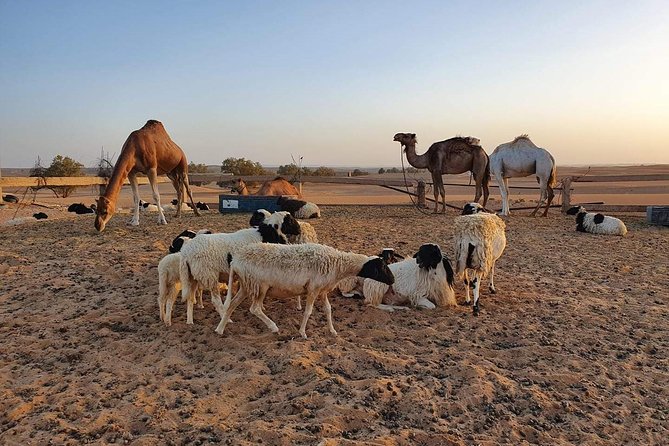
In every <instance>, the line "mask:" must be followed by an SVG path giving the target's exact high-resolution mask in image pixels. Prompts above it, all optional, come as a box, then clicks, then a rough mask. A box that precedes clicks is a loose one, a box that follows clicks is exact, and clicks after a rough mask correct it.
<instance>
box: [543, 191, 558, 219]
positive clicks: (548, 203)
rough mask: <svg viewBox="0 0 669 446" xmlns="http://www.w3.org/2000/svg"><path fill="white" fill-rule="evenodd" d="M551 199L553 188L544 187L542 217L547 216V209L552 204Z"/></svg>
mask: <svg viewBox="0 0 669 446" xmlns="http://www.w3.org/2000/svg"><path fill="white" fill-rule="evenodd" d="M553 197H555V193H554V192H553V188H552V187H550V186H546V209H544V213H543V215H542V217H546V216H547V215H548V208H550V207H551V203H552V202H553Z"/></svg>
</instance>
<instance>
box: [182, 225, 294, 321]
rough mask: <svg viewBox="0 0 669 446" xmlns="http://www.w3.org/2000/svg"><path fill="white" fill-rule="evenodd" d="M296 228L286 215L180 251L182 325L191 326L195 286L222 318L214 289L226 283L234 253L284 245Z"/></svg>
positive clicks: (212, 236) (200, 239) (193, 243)
mask: <svg viewBox="0 0 669 446" xmlns="http://www.w3.org/2000/svg"><path fill="white" fill-rule="evenodd" d="M299 228H300V227H299V225H298V224H297V220H295V219H294V218H293V217H291V216H290V215H287V216H284V215H272V216H270V218H269V219H268V223H267V224H266V223H261V224H260V225H258V227H257V228H249V229H241V230H239V231H237V232H233V233H229V234H203V235H200V236H198V237H195V238H194V239H193V240H191V241H190V242H188V243H187V244H185V246H184V247H182V249H181V264H180V269H179V270H180V276H181V286H182V289H181V294H182V297H183V298H184V299H186V303H187V305H188V307H187V316H186V323H187V324H192V323H193V305H194V303H195V301H194V293H195V290H196V289H197V288H196V287H197V286H198V285H199V286H201V287H202V288H203V289H206V290H209V292H210V293H211V301H212V303H213V304H214V307H215V308H216V309H217V310H218V312H219V314H221V315H222V308H223V303H222V302H221V296H220V293H219V289H218V283H219V280H220V281H227V275H228V272H229V267H230V261H231V260H232V257H233V256H234V255H235V253H236V251H237V250H238V249H241V248H242V247H244V246H247V245H250V244H255V243H261V242H262V243H281V244H284V243H286V238H285V234H293V235H296V234H298V232H299Z"/></svg>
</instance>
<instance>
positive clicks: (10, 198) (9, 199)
mask: <svg viewBox="0 0 669 446" xmlns="http://www.w3.org/2000/svg"><path fill="white" fill-rule="evenodd" d="M0 201H6V202H7V203H18V202H19V197H17V196H16V195H12V194H6V195H3V196H2V200H0Z"/></svg>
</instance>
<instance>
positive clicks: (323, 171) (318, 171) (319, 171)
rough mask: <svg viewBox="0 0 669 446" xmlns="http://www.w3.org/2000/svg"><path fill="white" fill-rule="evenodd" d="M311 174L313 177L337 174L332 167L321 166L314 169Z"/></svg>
mask: <svg viewBox="0 0 669 446" xmlns="http://www.w3.org/2000/svg"><path fill="white" fill-rule="evenodd" d="M313 175H314V176H315V177H334V176H336V175H337V172H335V170H334V169H331V168H329V167H325V166H321V167H319V168H318V169H316V170H314V173H313Z"/></svg>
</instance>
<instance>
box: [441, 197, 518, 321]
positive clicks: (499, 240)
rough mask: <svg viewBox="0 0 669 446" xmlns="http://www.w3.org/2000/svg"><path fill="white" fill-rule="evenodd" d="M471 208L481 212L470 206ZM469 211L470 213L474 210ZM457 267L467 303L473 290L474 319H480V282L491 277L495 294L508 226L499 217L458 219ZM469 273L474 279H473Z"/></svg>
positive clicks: (464, 217)
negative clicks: (478, 317)
mask: <svg viewBox="0 0 669 446" xmlns="http://www.w3.org/2000/svg"><path fill="white" fill-rule="evenodd" d="M471 207H473V208H476V209H478V206H474V203H471ZM471 207H470V209H471ZM453 223H454V228H455V264H456V268H455V271H456V275H457V276H458V277H459V278H462V277H463V276H464V281H465V287H466V290H467V291H466V293H467V294H466V300H465V302H467V303H469V302H470V300H469V288H470V287H472V288H473V289H474V315H478V314H479V311H480V308H479V288H480V284H481V280H482V279H483V278H484V277H486V276H487V275H488V274H490V284H489V289H490V292H491V293H495V292H496V290H495V282H494V275H495V262H496V261H497V259H499V257H500V256H501V255H502V253H503V252H504V248H505V247H506V234H505V229H506V225H505V224H504V221H503V220H502V219H501V218H499V217H498V216H497V215H494V214H488V213H475V214H466V215H462V216H460V217H456V218H455V220H454V221H453ZM469 271H471V272H472V277H473V279H470V275H469Z"/></svg>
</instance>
